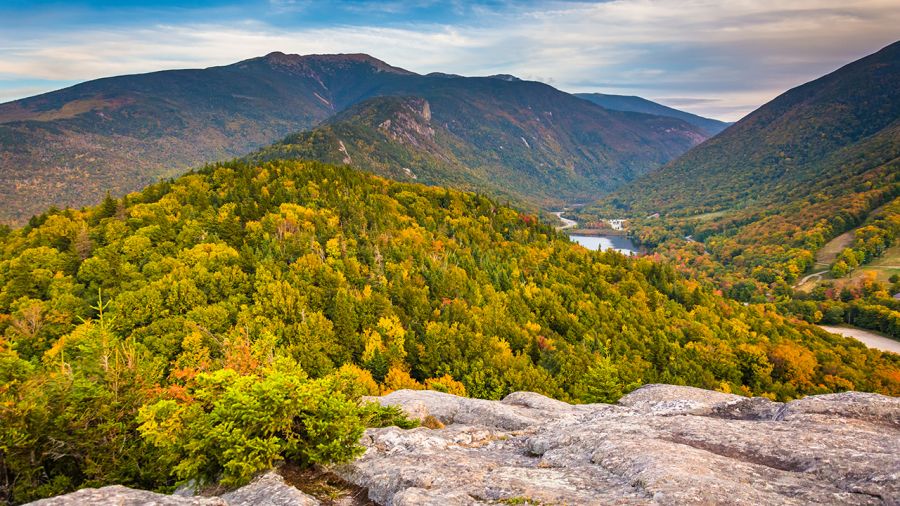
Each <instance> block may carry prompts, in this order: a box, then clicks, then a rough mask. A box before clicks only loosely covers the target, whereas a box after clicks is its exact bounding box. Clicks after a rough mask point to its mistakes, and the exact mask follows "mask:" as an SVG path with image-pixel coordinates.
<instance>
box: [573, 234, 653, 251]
mask: <svg viewBox="0 0 900 506" xmlns="http://www.w3.org/2000/svg"><path fill="white" fill-rule="evenodd" d="M569 239H571V240H572V241H574V242H577V243H578V244H580V245H582V246H584V247H585V248H587V249H592V250H600V251H605V250H608V249H610V248H612V249H614V250H616V251H618V252H619V253H624V254H626V255H636V254H637V252H638V248H637V246H635V245H634V243H633V242H631V239H629V238H627V237H625V236H623V235H570V236H569Z"/></svg>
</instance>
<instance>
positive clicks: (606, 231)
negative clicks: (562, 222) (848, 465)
mask: <svg viewBox="0 0 900 506" xmlns="http://www.w3.org/2000/svg"><path fill="white" fill-rule="evenodd" d="M566 232H567V233H569V234H571V235H587V236H591V237H603V236H619V237H626V236H628V231H627V230H613V229H611V228H570V229H568V230H566Z"/></svg>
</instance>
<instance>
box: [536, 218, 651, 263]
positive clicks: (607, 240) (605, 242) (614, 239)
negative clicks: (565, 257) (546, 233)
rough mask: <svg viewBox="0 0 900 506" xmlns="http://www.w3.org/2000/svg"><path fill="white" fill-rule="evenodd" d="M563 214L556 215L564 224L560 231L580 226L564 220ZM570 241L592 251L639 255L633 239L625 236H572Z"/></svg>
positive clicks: (572, 221)
mask: <svg viewBox="0 0 900 506" xmlns="http://www.w3.org/2000/svg"><path fill="white" fill-rule="evenodd" d="M563 213H565V211H557V212H555V213H553V214H555V215H556V216H557V217H558V218H559V219H560V221H562V222H563V224H562V226H561V227H558V230H567V229H570V228H575V227H576V226H578V222H576V221H575V220H570V219H568V218H563V216H562V215H563ZM569 239H571V240H572V241H574V242H576V243H578V244H580V245H582V246H584V247H585V248H587V249H592V250H596V251H606V250H608V249H614V250H616V251H618V252H619V253H622V254H625V255H636V254H637V253H638V248H637V246H635V245H634V243H633V242H631V239H629V238H628V237H625V236H624V235H575V234H570V235H569Z"/></svg>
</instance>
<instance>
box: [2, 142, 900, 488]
mask: <svg viewBox="0 0 900 506" xmlns="http://www.w3.org/2000/svg"><path fill="white" fill-rule="evenodd" d="M0 235H2V237H0V336H2V337H0V385H2V386H0V493H2V494H3V496H4V497H5V498H6V499H7V500H10V501H13V502H23V501H27V500H30V499H34V498H37V497H42V496H48V495H52V494H56V493H60V492H63V491H67V490H72V489H74V488H78V487H82V486H90V485H99V484H104V483H121V484H125V485H134V486H138V487H141V488H167V487H172V486H173V485H174V484H175V483H176V482H178V481H180V480H188V479H197V480H199V481H200V482H204V481H211V480H213V479H220V478H221V479H223V480H224V481H225V483H226V484H235V483H240V482H241V481H242V480H245V479H246V478H247V477H248V476H250V475H252V473H253V472H255V471H257V470H259V469H263V468H266V467H268V466H270V465H272V463H274V462H277V461H278V460H290V461H296V462H299V463H301V464H314V463H327V462H335V461H338V462H339V461H342V460H346V459H349V458H352V457H353V456H354V455H356V453H357V452H358V447H357V446H355V444H354V443H353V441H355V438H358V436H359V434H360V433H361V431H362V428H363V427H365V426H370V425H380V424H386V423H401V424H402V423H408V422H405V421H404V420H403V419H402V417H399V416H398V414H397V413H396V412H391V411H385V410H377V409H375V408H371V407H367V406H366V405H360V404H359V403H358V402H357V401H358V399H359V397H360V396H362V395H367V394H378V393H383V392H387V391H390V390H394V389H399V388H431V389H437V390H442V391H449V392H454V393H464V394H467V395H470V396H475V397H482V398H488V399H497V398H501V397H503V396H504V395H506V394H508V393H510V392H512V391H516V390H531V391H535V392H540V393H544V394H547V395H550V396H553V397H556V398H559V399H563V400H567V401H574V402H612V401H615V400H616V399H618V397H619V396H621V395H622V394H623V393H624V392H627V391H629V390H631V389H633V388H635V387H636V386H638V385H640V384H644V383H651V382H664V383H672V384H684V385H694V386H698V387H703V388H711V389H718V390H721V391H731V392H737V393H742V394H747V395H763V396H767V397H770V398H774V399H781V400H784V399H790V398H794V397H797V396H801V395H805V394H812V393H823V392H833V391H843V390H849V389H853V390H862V391H874V392H882V393H886V394H892V395H898V394H900V358H898V356H896V355H891V354H882V353H881V352H879V351H877V350H872V349H868V348H866V347H865V346H863V345H862V344H861V343H858V342H856V341H852V340H849V339H844V338H840V337H836V336H833V335H830V334H827V333H825V332H823V331H821V330H820V329H818V328H816V327H814V326H811V325H807V324H806V323H804V322H802V321H799V320H794V319H790V318H786V317H783V316H780V315H779V313H778V311H777V308H776V306H775V305H774V304H754V305H744V304H741V303H739V302H736V301H733V300H728V299H727V298H724V297H721V296H720V295H718V294H716V293H715V292H714V290H712V289H711V288H709V287H708V285H707V284H705V283H702V282H699V281H695V280H692V279H689V278H686V277H684V276H683V275H682V274H680V273H679V272H677V270H676V268H675V267H674V266H673V264H671V263H669V262H666V261H656V260H654V259H652V258H637V259H632V258H627V257H625V256H622V255H620V254H617V253H615V252H596V251H589V250H587V249H585V248H582V247H580V246H578V245H575V244H573V243H570V242H569V241H568V240H567V239H566V238H565V237H564V236H562V235H560V234H559V233H557V232H556V231H555V230H554V229H553V228H552V227H551V226H549V225H547V224H544V223H542V222H540V221H539V220H538V219H536V217H535V216H532V215H529V214H524V213H522V212H520V211H516V210H513V209H510V208H508V207H504V206H501V205H498V204H497V203H496V202H495V201H493V200H491V199H489V198H487V197H484V196H481V195H477V194H473V193H463V192H458V191H454V190H450V189H445V188H436V187H427V186H423V185H418V184H410V183H398V182H391V181H388V180H385V179H381V178H379V177H377V176H373V175H369V174H366V173H362V172H359V171H356V170H352V169H350V168H347V167H335V166H330V165H324V164H320V163H317V162H299V161H283V160H275V161H268V162H261V163H249V162H231V163H227V164H219V165H214V166H209V167H207V168H205V169H203V170H201V171H199V172H196V173H191V174H189V175H186V176H183V177H180V178H179V179H177V180H174V181H167V182H162V183H158V184H155V185H153V186H150V187H148V188H146V189H145V190H143V191H141V192H140V193H134V194H131V195H128V196H127V197H125V198H122V199H114V198H111V197H107V198H106V199H105V200H104V201H103V202H102V203H101V204H100V205H98V206H96V207H93V208H87V209H83V210H71V209H67V210H64V211H59V210H53V211H50V212H47V213H45V214H43V215H41V216H37V217H35V218H33V219H32V220H31V221H30V222H29V224H28V225H27V226H25V227H24V228H20V229H15V230H10V229H5V230H4V231H3V232H2V234H0Z"/></svg>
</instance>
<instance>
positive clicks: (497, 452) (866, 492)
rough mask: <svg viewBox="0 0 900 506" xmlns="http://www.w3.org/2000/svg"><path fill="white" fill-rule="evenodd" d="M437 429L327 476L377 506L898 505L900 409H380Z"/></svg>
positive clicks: (431, 395)
mask: <svg viewBox="0 0 900 506" xmlns="http://www.w3.org/2000/svg"><path fill="white" fill-rule="evenodd" d="M375 400H377V401H378V402H380V403H381V404H384V405H397V406H399V407H401V408H402V409H403V410H404V411H406V412H407V413H408V414H409V415H410V416H412V417H415V418H420V419H424V418H425V417H426V416H433V417H435V418H437V419H438V420H439V421H441V422H442V423H443V424H445V425H446V427H445V428H443V429H438V430H431V429H427V428H424V427H422V428H417V429H412V430H402V429H398V428H396V427H390V428H384V429H370V430H368V431H366V434H365V436H364V438H363V444H364V445H365V446H366V447H367V448H368V450H367V451H366V454H365V455H364V456H363V457H361V458H360V459H358V460H357V461H355V462H353V463H351V464H349V465H345V466H342V467H339V468H336V469H335V471H336V472H337V473H338V474H339V475H340V476H341V477H343V478H344V479H346V480H347V481H349V482H351V483H354V484H356V485H359V486H361V487H365V488H368V489H369V497H370V498H371V499H372V500H373V501H375V502H377V503H379V504H383V505H385V506H411V505H441V506H452V505H481V504H498V503H499V504H542V505H546V504H565V505H577V504H673V505H674V504H753V505H759V504H900V399H897V398H892V397H885V396H882V395H876V394H864V393H858V392H848V393H841V394H829V395H820V396H812V397H807V398H805V399H801V400H798V401H793V402H789V403H777V402H772V401H769V400H766V399H762V398H753V399H750V398H745V397H740V396H737V395H731V394H724V393H720V392H711V391H706V390H701V389H696V388H690V387H679V386H670V385H647V386H645V387H643V388H640V389H638V390H636V391H634V392H632V393H631V394H629V395H627V396H625V397H624V398H623V399H622V400H621V401H620V403H619V404H618V405H570V404H566V403H563V402H559V401H555V400H552V399H549V398H546V397H543V396H541V395H538V394H534V393H527V392H517V393H514V394H511V395H509V396H508V397H506V398H505V399H503V400H502V401H484V400H478V399H465V398H461V397H456V396H453V395H449V394H443V393H440V392H433V391H409V390H401V391H397V392H393V393H391V394H389V395H387V396H384V397H379V398H376V399H375Z"/></svg>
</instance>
